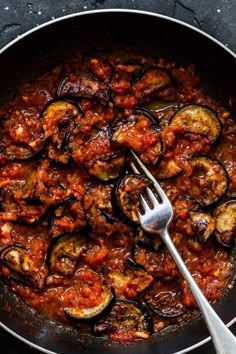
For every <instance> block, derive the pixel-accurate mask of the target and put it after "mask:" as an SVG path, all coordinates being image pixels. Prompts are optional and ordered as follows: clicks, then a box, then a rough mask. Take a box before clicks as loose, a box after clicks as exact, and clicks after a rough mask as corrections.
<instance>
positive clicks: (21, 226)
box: [0, 52, 236, 342]
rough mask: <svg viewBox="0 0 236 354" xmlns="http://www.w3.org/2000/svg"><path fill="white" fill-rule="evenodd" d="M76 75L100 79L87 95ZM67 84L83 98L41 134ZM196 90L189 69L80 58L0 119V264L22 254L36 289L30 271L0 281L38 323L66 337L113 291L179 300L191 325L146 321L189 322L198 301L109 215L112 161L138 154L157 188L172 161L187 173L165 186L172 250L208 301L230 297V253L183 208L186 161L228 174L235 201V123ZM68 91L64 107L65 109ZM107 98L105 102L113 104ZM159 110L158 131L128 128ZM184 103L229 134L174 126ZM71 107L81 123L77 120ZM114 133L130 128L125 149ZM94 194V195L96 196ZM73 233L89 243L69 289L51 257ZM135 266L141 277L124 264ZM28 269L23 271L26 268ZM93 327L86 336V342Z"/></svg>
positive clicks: (26, 91) (131, 333)
mask: <svg viewBox="0 0 236 354" xmlns="http://www.w3.org/2000/svg"><path fill="white" fill-rule="evenodd" d="M154 67H156V68H158V70H160V76H159V77H156V76H155V77H154V73H155V75H156V70H153V68H154ZM78 70H80V72H82V76H83V73H87V72H89V73H90V74H91V75H93V77H94V81H93V82H92V84H91V82H90V86H86V82H87V81H86V80H88V77H85V78H83V80H84V81H80V82H78V75H75V73H76V72H77V71H78ZM145 70H146V71H145ZM86 75H87V74H86ZM65 77H67V78H69V80H70V81H71V83H73V85H77V91H80V90H83V95H82V96H81V95H80V94H75V93H73V92H72V93H71V94H70V96H72V98H70V99H71V104H72V106H70V108H69V109H70V112H69V111H62V112H60V114H57V113H58V112H54V113H53V114H52V117H51V118H50V116H48V117H46V118H48V119H45V120H44V121H45V124H46V125H43V123H42V122H43V119H42V117H43V114H44V115H45V114H46V113H45V109H46V108H45V107H48V105H49V104H50V101H51V100H52V99H54V98H55V97H56V92H57V93H58V85H59V83H60V82H63V80H64V78H65ZM173 79H174V80H175V81H176V85H173ZM81 80H82V79H81ZM101 82H102V85H101V84H100V83H101ZM199 83H200V79H199V78H198V77H197V76H196V75H195V73H194V69H193V67H192V66H191V67H188V68H183V67H176V66H175V65H174V64H169V63H166V62H165V61H164V60H156V59H153V58H146V57H142V56H140V55H136V54H133V53H126V52H114V53H108V54H98V55H93V56H90V57H86V56H85V57H83V56H82V59H81V58H80V57H75V58H73V60H71V62H69V63H66V64H64V65H62V67H61V68H60V69H58V68H57V69H56V70H53V71H52V72H49V73H47V74H45V75H44V76H42V77H39V78H38V79H36V80H35V81H33V82H30V83H26V84H25V85H24V86H22V87H21V89H20V91H19V93H18V94H17V95H16V97H15V99H14V100H13V101H11V102H7V103H6V104H4V105H3V106H2V107H1V108H0V117H1V122H0V123H1V127H0V128H1V140H2V141H1V143H0V192H1V210H0V250H1V252H2V253H1V255H3V251H4V250H5V249H6V247H10V246H15V245H17V246H20V247H22V248H23V249H24V252H26V254H27V257H29V264H30V265H31V266H32V267H33V268H34V271H35V270H36V272H37V273H38V276H39V278H40V282H38V283H37V284H40V285H38V287H37V286H35V283H33V282H32V279H33V275H32V274H31V273H32V272H33V270H32V269H29V270H28V272H29V274H28V273H27V274H28V275H29V276H28V277H27V276H25V277H24V273H23V274H22V273H20V275H19V272H17V270H16V269H15V270H14V269H13V268H12V265H11V264H10V265H9V264H7V262H6V261H5V260H4V257H3V256H1V262H0V270H1V276H2V278H3V279H5V281H6V282H7V283H8V285H9V289H10V291H14V292H15V293H16V294H18V295H19V296H20V297H21V298H23V300H24V301H25V302H26V303H27V304H28V305H29V306H31V307H33V308H34V309H36V310H37V311H38V312H39V313H42V314H44V315H46V316H48V317H49V318H51V319H57V320H58V319H59V320H60V321H62V322H64V323H69V324H71V325H73V323H74V321H72V320H71V319H70V318H69V317H68V316H67V315H66V314H65V311H64V309H65V308H68V307H74V308H76V309H78V310H83V309H90V308H93V307H96V306H98V305H99V304H100V303H101V301H102V294H103V291H104V289H105V288H106V287H107V286H112V287H113V288H114V292H115V296H117V297H119V298H123V299H128V300H135V301H138V302H139V303H144V302H147V301H148V300H150V299H151V298H153V297H154V296H155V293H161V292H163V291H164V292H166V291H168V292H170V293H173V294H174V293H178V294H179V299H180V300H178V301H181V304H182V305H183V306H182V307H185V308H186V311H185V313H184V314H182V315H180V316H177V317H175V318H166V317H162V316H161V315H158V314H156V313H155V312H153V311H152V310H149V312H150V316H151V317H152V319H153V323H154V327H153V331H154V332H159V331H161V330H163V329H164V328H165V327H167V326H169V325H172V324H177V323H181V322H184V321H186V320H187V319H189V318H192V317H194V314H193V313H194V311H193V309H194V308H196V303H195V300H194V299H193V296H192V295H191V292H190V290H189V288H188V286H187V284H186V282H185V281H184V280H183V278H182V277H181V275H180V273H179V271H178V269H177V267H176V265H175V263H174V261H173V259H172V258H171V256H170V254H169V253H168V251H167V249H166V248H165V247H164V245H162V243H161V242H160V247H159V249H158V250H157V251H154V250H153V249H150V247H145V246H142V245H140V244H139V245H137V241H138V236H137V234H138V233H137V226H134V225H132V223H131V224H127V223H126V222H124V220H123V219H122V218H120V215H118V214H117V212H116V211H115V210H114V205H113V203H112V198H114V196H113V195H112V194H111V190H112V188H113V185H114V180H115V179H116V178H118V176H119V175H120V174H121V173H123V172H122V171H123V170H122V168H120V167H119V168H120V169H119V168H118V167H117V165H116V163H117V162H114V161H111V157H112V156H113V154H116V153H118V154H121V155H122V154H123V153H124V151H125V148H132V149H134V150H135V151H136V153H138V154H139V155H140V157H141V158H142V160H143V161H144V162H145V163H147V164H149V167H150V169H151V171H152V172H153V174H154V176H155V175H156V176H158V173H159V170H160V169H162V168H164V167H165V165H166V162H168V161H172V160H174V162H175V163H176V164H177V165H178V168H179V170H181V173H178V174H176V175H174V176H173V177H172V178H167V179H162V180H161V181H160V183H161V185H162V187H163V189H164V190H165V191H166V193H167V195H168V197H169V198H170V200H171V202H172V204H173V207H174V211H175V217H174V221H173V223H172V225H171V229H170V232H171V236H172V239H173V241H174V243H175V245H176V247H177V248H178V250H179V252H180V253H181V254H182V256H183V259H184V261H185V263H186V264H187V266H188V268H189V270H190V272H191V273H192V274H193V276H194V278H195V280H196V281H197V283H198V284H199V286H200V288H201V289H202V291H203V293H204V294H205V296H206V297H207V299H208V300H209V301H212V302H214V301H216V300H218V299H219V298H221V297H222V296H223V295H224V293H225V292H226V291H227V286H228V284H229V279H230V277H231V274H232V270H233V267H234V265H233V264H232V263H231V261H230V258H229V252H228V249H227V248H225V247H224V246H222V245H221V244H220V243H218V242H217V240H216V238H215V236H214V234H212V235H211V236H210V237H209V239H207V240H206V242H201V240H199V239H198V238H197V235H196V231H195V229H194V227H193V225H192V222H191V218H190V211H191V208H190V207H189V200H188V199H186V198H185V196H186V195H190V197H191V190H192V188H193V186H192V183H193V178H192V174H193V167H192V166H191V164H190V162H189V158H191V156H193V155H198V154H207V155H209V156H211V158H212V157H213V158H215V159H216V160H217V161H219V162H220V163H221V164H222V165H223V166H224V168H225V170H226V173H227V179H228V182H229V186H228V189H227V192H226V194H224V195H223V198H224V200H226V199H230V198H235V196H236V134H235V131H236V129H235V123H234V122H233V119H232V117H231V116H230V113H229V112H228V111H226V110H225V109H224V107H221V106H220V105H219V104H218V103H217V102H215V101H214V100H213V99H212V98H210V97H208V96H207V95H206V94H205V93H204V91H203V90H202V89H201V88H200V87H199ZM83 85H85V87H82V86H83ZM155 85H156V86H155ZM105 87H107V88H108V91H107V92H105V91H104V90H105ZM61 90H62V91H61V92H59V99H61V100H64V97H63V88H61ZM60 95H61V96H60ZM73 95H74V96H75V97H73ZM106 95H108V96H109V95H110V96H109V100H107V99H106V97H107V96H106ZM155 102H161V103H162V105H164V107H165V106H166V107H167V108H164V109H156V110H154V111H153V110H152V112H151V113H152V114H153V117H154V118H155V119H156V125H159V130H158V129H157V130H155V129H154V130H153V128H152V127H153V122H152V123H150V121H149V120H148V119H147V117H146V116H145V114H144V115H139V117H138V119H137V121H136V122H135V123H134V124H133V125H132V126H129V125H127V126H125V124H126V123H127V122H128V121H129V117H130V116H132V115H134V116H135V114H136V113H135V107H136V106H139V107H140V106H143V107H146V108H148V106H150V104H153V103H155ZM188 103H191V104H203V105H206V106H209V107H210V108H211V109H213V110H214V111H215V112H216V114H217V115H218V117H219V120H220V121H221V124H222V132H221V136H220V137H219V138H218V140H217V142H216V143H215V144H212V143H211V142H210V141H209V140H208V138H207V137H206V136H203V135H200V134H194V133H186V132H185V129H184V127H181V126H174V127H173V126H171V125H170V120H171V117H172V116H173V114H175V113H176V112H177V111H178V110H179V109H180V108H181V107H183V105H184V104H188ZM155 104H156V103H155ZM168 105H169V107H168ZM75 107H76V109H78V111H75V112H77V113H75V114H74V113H73V112H74V108H75ZM56 109H57V108H56ZM69 113H70V114H71V116H70V118H68V114H69ZM68 122H69V123H68ZM117 122H121V124H123V131H122V134H124V136H122V137H124V138H125V139H123V141H121V140H120V141H118V142H117V141H116V140H113V138H112V134H114V130H115V129H116V123H117ZM109 129H111V130H109ZM113 136H114V135H113ZM160 138H161V139H162V142H163V145H164V147H162V149H163V150H162V151H161V152H160V146H159V150H157V147H156V146H157V143H158V142H159V141H160ZM124 159H125V158H124ZM122 161H123V160H121V161H120V162H119V163H120V164H121V165H122V163H123V162H122ZM124 161H125V160H124ZM94 163H96V166H95V167H94ZM127 165H128V162H127ZM91 166H92V167H94V168H93V170H92V169H91ZM114 166H115V167H117V171H118V172H117V176H115V178H112V180H111V181H109V178H108V181H105V182H104V181H102V182H101V181H99V178H100V177H99V178H96V173H99V176H101V171H102V170H103V169H105V170H106V176H107V174H109V173H110V171H111V170H112V171H113V172H114ZM121 167H122V166H121ZM123 167H124V166H123ZM91 171H93V173H92V172H91ZM90 172H91V173H90ZM103 177H104V176H103V175H102V177H101V178H103ZM104 178H105V177H104ZM197 178H198V177H197ZM94 186H97V187H96V188H97V189H96V188H95V189H92V188H93V187H94ZM104 186H108V187H104ZM198 188H199V187H198ZM91 190H92V192H91ZM102 191H104V192H102ZM212 208H214V206H213V207H212ZM209 210H210V213H211V211H212V209H211V208H210V209H209ZM68 233H77V234H78V237H80V235H83V237H84V238H85V245H83V247H84V248H83V251H82V252H81V253H80V254H79V256H78V255H75V258H76V257H77V258H76V268H75V271H74V273H73V275H72V276H68V277H66V276H63V275H58V274H52V273H51V271H50V266H49V263H48V257H49V252H50V249H51V247H53V246H52V245H53V244H54V242H55V239H57V238H60V236H62V235H64V234H68ZM134 249H135V251H134ZM74 252H75V254H76V251H74ZM135 252H136V253H135ZM64 256H65V255H64ZM62 258H63V257H62ZM131 258H133V260H134V261H135V262H136V263H137V264H136V265H135V266H134V265H130V264H128V263H127V260H128V259H131ZM22 263H23V265H25V264H26V260H24V259H23V260H22ZM27 264H28V263H27ZM17 267H20V266H19V265H17ZM132 267H133V268H132ZM140 267H141V268H140ZM142 267H143V268H142ZM30 279H31V280H30ZM25 280H26V281H25ZM170 306H171V304H170ZM106 315H107V314H106ZM104 316H105V315H104ZM91 323H92V322H91ZM91 323H90V324H87V325H85V326H84V327H83V329H80V331H81V330H84V331H86V332H91V331H92V326H93V323H92V324H91ZM105 334H106V335H108V336H109V337H110V339H111V340H114V341H120V342H129V341H133V340H135V339H140V338H144V339H145V338H147V337H148V336H150V335H151V331H147V330H146V329H145V330H143V329H142V330H140V328H139V329H137V328H128V327H124V328H123V327H122V326H121V325H120V327H119V326H118V327H117V328H116V329H114V330H110V332H109V331H108V332H107V333H105Z"/></svg>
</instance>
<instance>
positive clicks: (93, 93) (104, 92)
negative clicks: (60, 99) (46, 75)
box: [57, 72, 110, 102]
mask: <svg viewBox="0 0 236 354" xmlns="http://www.w3.org/2000/svg"><path fill="white" fill-rule="evenodd" d="M57 95H58V96H69V97H70V96H71V97H85V98H97V99H98V100H100V101H101V102H108V101H109V100H110V90H109V87H108V86H107V85H106V84H104V83H103V82H102V81H99V80H98V79H97V78H96V77H95V76H93V74H92V73H90V72H78V73H76V74H69V75H68V76H66V77H65V78H64V79H63V80H62V81H61V83H60V84H59V86H58V88H57Z"/></svg>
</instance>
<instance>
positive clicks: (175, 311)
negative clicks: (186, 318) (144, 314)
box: [147, 291, 186, 318]
mask: <svg viewBox="0 0 236 354" xmlns="http://www.w3.org/2000/svg"><path fill="white" fill-rule="evenodd" d="M147 305H148V307H149V308H150V309H151V310H152V311H153V312H154V313H155V314H156V315H158V316H160V317H163V318H175V317H179V316H182V315H183V314H184V313H185V312H186V308H185V306H184V305H183V304H182V303H181V302H180V293H179V292H172V291H162V292H160V293H159V294H156V295H155V296H154V298H151V299H150V300H148V301H147Z"/></svg>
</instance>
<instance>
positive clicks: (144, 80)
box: [133, 67, 173, 98]
mask: <svg viewBox="0 0 236 354" xmlns="http://www.w3.org/2000/svg"><path fill="white" fill-rule="evenodd" d="M172 85H173V81H172V78H171V76H170V73H169V72H168V71H167V70H166V69H163V68H160V67H152V68H150V69H148V70H147V71H146V72H145V73H144V74H143V75H142V77H141V78H140V79H139V80H138V81H136V82H135V83H134V85H133V90H134V93H135V96H136V97H137V98H143V97H145V96H148V95H150V94H152V93H154V92H155V91H159V90H162V89H164V88H166V87H169V86H172Z"/></svg>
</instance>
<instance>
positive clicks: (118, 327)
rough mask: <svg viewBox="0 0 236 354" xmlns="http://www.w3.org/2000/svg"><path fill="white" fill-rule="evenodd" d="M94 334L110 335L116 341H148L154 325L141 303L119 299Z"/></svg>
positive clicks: (99, 323) (96, 327)
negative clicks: (124, 339)
mask: <svg viewBox="0 0 236 354" xmlns="http://www.w3.org/2000/svg"><path fill="white" fill-rule="evenodd" d="M93 332H94V334H95V335H109V336H110V337H111V339H112V340H115V341H123V338H126V340H128V341H133V340H136V339H147V338H149V337H150V335H151V333H152V332H153V323H152V319H151V316H150V314H149V312H148V310H147V309H146V308H145V307H144V306H143V305H142V304H141V303H139V302H137V301H131V300H126V299H117V300H116V301H115V303H114V305H113V307H112V309H111V311H110V313H109V314H108V315H107V316H105V318H103V319H101V320H100V321H97V322H96V323H95V325H94V328H93Z"/></svg>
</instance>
